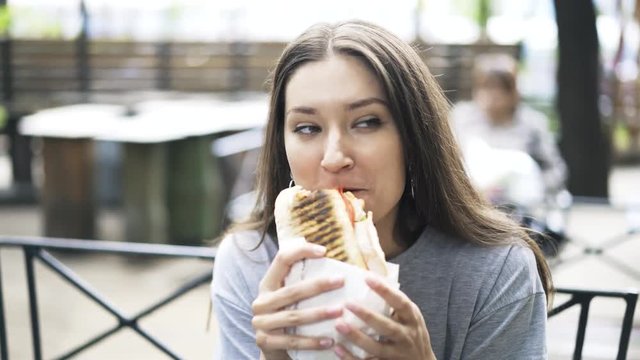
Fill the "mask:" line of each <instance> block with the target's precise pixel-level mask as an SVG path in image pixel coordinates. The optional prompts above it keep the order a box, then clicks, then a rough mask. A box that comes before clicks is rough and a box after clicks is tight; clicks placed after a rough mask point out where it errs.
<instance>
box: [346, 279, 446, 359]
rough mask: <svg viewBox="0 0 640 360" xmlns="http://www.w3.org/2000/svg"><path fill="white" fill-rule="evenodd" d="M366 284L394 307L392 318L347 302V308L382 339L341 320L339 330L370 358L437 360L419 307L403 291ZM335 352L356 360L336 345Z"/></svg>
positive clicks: (378, 283) (375, 281)
mask: <svg viewBox="0 0 640 360" xmlns="http://www.w3.org/2000/svg"><path fill="white" fill-rule="evenodd" d="M366 281H367V285H369V287H370V288H371V289H372V290H373V291H375V292H376V293H378V294H379V295H380V296H381V297H382V298H383V299H384V300H385V301H386V302H387V304H389V306H391V308H392V309H393V314H392V315H391V317H390V318H389V317H386V316H384V315H381V314H378V313H375V312H372V311H370V310H367V309H365V308H364V307H362V306H359V305H358V304H355V303H347V305H346V308H347V309H349V310H350V311H351V312H353V313H354V314H355V315H356V316H357V317H359V318H360V319H362V321H364V322H365V323H366V324H367V325H369V326H370V327H371V328H373V329H374V330H376V332H377V333H378V334H380V335H381V336H382V340H381V341H379V342H378V341H375V340H374V339H373V338H371V337H370V336H368V335H366V334H365V333H363V332H362V331H360V330H359V329H357V328H354V327H352V326H350V325H349V324H347V323H345V322H343V321H338V323H337V324H336V330H338V332H340V333H341V334H342V335H343V336H344V337H345V338H346V339H347V340H349V341H351V342H352V343H354V344H355V345H357V346H359V347H360V348H362V349H363V350H365V351H366V352H367V353H368V354H369V355H370V357H368V358H367V359H371V358H373V359H425V360H435V358H436V357H435V355H434V353H433V350H432V349H431V340H430V339H429V332H428V331H427V326H426V324H425V322H424V318H423V317H422V313H421V312H420V309H419V308H418V306H417V305H416V304H415V303H413V302H412V301H411V300H410V299H409V298H408V297H407V295H405V294H404V293H403V292H401V291H400V290H396V289H393V288H391V287H390V286H389V285H387V284H386V283H384V282H382V281H380V280H378V279H375V278H367V280H366ZM334 351H335V353H336V355H338V357H340V358H341V359H357V357H355V356H354V355H353V354H351V353H349V351H348V350H346V349H345V347H343V346H341V345H336V347H335V349H334Z"/></svg>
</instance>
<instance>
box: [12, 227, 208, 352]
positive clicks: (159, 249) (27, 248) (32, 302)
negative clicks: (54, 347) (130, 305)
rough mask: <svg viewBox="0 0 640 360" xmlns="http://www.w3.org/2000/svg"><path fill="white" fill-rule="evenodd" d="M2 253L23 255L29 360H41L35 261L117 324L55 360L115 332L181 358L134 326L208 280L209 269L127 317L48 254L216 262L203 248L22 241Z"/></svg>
mask: <svg viewBox="0 0 640 360" xmlns="http://www.w3.org/2000/svg"><path fill="white" fill-rule="evenodd" d="M3 247H19V248H22V250H23V252H24V256H25V264H26V275H27V289H28V296H29V309H30V316H31V337H32V343H33V354H34V359H36V360H41V359H42V347H41V338H40V320H39V315H38V306H37V304H38V302H37V292H36V273H35V271H34V264H35V262H36V261H40V262H41V263H43V264H44V265H46V266H47V267H48V268H49V269H51V270H52V271H53V272H55V273H57V274H58V275H60V276H61V277H62V278H63V279H64V280H66V281H67V282H68V283H70V284H71V285H73V286H74V287H75V288H76V289H77V290H79V291H80V292H81V293H83V294H84V295H85V296H87V297H88V298H89V299H91V300H92V301H93V302H95V303H96V304H98V305H99V306H101V307H102V308H103V309H105V310H106V311H107V312H109V313H111V314H112V315H113V316H115V317H116V318H117V320H118V323H117V324H116V325H115V326H113V327H111V328H109V329H107V330H105V331H103V332H102V333H100V334H97V335H95V336H93V337H92V338H91V339H89V340H87V341H86V342H84V343H82V344H80V345H78V346H76V347H75V348H73V349H71V350H69V351H67V352H66V353H64V354H63V355H59V356H57V357H56V358H55V359H68V358H71V357H73V356H75V355H77V354H79V353H81V352H82V351H84V350H86V349H88V348H90V347H92V346H94V345H96V344H97V343H99V342H101V341H102V340H105V339H106V338H108V337H109V336H111V335H113V334H115V333H116V332H118V331H119V330H122V329H125V328H128V329H131V330H133V332H135V333H137V334H138V335H140V336H141V337H142V338H144V339H146V340H147V341H148V342H149V343H151V344H152V345H154V346H155V347H156V348H157V349H158V350H159V351H161V352H162V353H164V354H165V355H167V356H169V357H170V358H173V359H180V358H181V357H180V356H178V355H177V354H176V353H175V352H174V351H173V350H171V349H170V348H169V347H168V346H167V345H166V344H164V343H162V342H161V341H160V340H158V339H157V338H155V337H154V336H153V335H151V334H150V333H149V332H147V331H146V330H145V329H143V328H141V327H140V326H139V321H140V320H141V319H142V318H144V317H146V316H147V315H149V314H151V313H153V312H155V311H156V310H158V309H160V308H162V307H164V306H165V305H167V304H169V303H171V302H172V301H174V300H176V299H177V298H179V297H181V296H182V295H184V294H186V293H187V292H189V291H191V290H193V289H195V288H197V287H199V286H202V285H205V284H209V282H210V281H211V276H212V269H209V270H207V271H206V272H204V273H203V274H201V275H198V276H196V277H195V278H193V279H190V280H188V281H186V282H185V283H183V284H182V285H181V286H180V287H178V288H177V289H175V290H174V291H172V292H171V293H170V294H168V295H165V296H164V297H163V298H161V299H159V300H156V301H155V302H154V303H153V304H151V305H149V306H147V307H146V308H145V309H143V310H141V311H139V312H138V313H137V314H134V315H133V316H126V315H125V314H124V313H123V312H122V311H120V310H119V309H118V308H117V307H116V306H115V305H113V304H112V303H111V302H110V301H109V299H107V298H106V297H105V296H103V295H101V294H100V293H99V292H98V291H97V290H96V289H93V288H92V287H91V285H90V284H88V283H86V282H85V281H83V280H82V279H81V278H80V277H79V276H78V275H77V274H76V273H74V272H73V271H72V270H71V269H70V268H68V267H67V266H65V265H64V264H63V263H62V262H60V261H59V260H58V259H57V258H55V257H54V256H53V255H51V253H50V252H49V250H60V251H76V252H92V253H103V254H104V253H111V254H120V255H125V256H127V255H128V256H155V257H171V258H193V259H201V260H206V261H211V263H212V265H213V261H214V260H215V254H216V250H215V249H214V248H206V247H193V246H176V245H160V244H142V243H120V242H109V241H93V240H91V241H89V240H75V239H51V238H23V237H0V249H1V248H3ZM1 270H2V267H1V263H0V358H1V359H2V360H7V359H8V358H9V357H8V353H9V351H8V342H7V331H6V330H7V329H6V325H5V324H6V323H5V316H4V297H3V290H2V271H1Z"/></svg>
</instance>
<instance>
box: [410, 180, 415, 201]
mask: <svg viewBox="0 0 640 360" xmlns="http://www.w3.org/2000/svg"><path fill="white" fill-rule="evenodd" d="M409 187H410V188H411V197H412V198H414V199H415V198H416V191H415V190H414V188H415V186H414V185H413V178H410V179H409Z"/></svg>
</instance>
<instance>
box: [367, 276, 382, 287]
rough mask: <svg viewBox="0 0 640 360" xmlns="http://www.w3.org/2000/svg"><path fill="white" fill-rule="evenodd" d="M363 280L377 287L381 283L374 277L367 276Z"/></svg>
mask: <svg viewBox="0 0 640 360" xmlns="http://www.w3.org/2000/svg"><path fill="white" fill-rule="evenodd" d="M365 281H366V282H367V284H369V286H373V287H378V286H380V285H381V283H380V280H378V279H376V278H374V277H368V278H366V279H365Z"/></svg>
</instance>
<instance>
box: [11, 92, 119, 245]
mask: <svg viewBox="0 0 640 360" xmlns="http://www.w3.org/2000/svg"><path fill="white" fill-rule="evenodd" d="M124 112H125V108H124V107H122V106H117V105H98V104H82V105H72V106H64V107H59V108H52V109H47V110H42V111H39V112H37V113H35V114H33V115H29V116H26V117H24V118H23V119H22V121H21V122H20V128H19V131H20V133H22V134H23V135H28V136H36V137H40V138H42V146H43V147H42V156H43V163H44V184H43V190H42V194H41V202H42V206H43V214H44V234H45V236H48V237H68V238H78V239H95V229H96V220H95V219H96V215H95V213H96V204H95V195H94V191H93V189H94V187H93V186H94V179H93V162H94V159H93V157H94V152H93V143H92V141H93V140H92V139H93V137H94V136H96V135H97V134H100V133H102V132H104V131H105V130H106V129H109V128H110V126H111V125H110V124H112V123H114V122H116V121H117V119H118V117H119V116H121V115H122V114H124Z"/></svg>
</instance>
